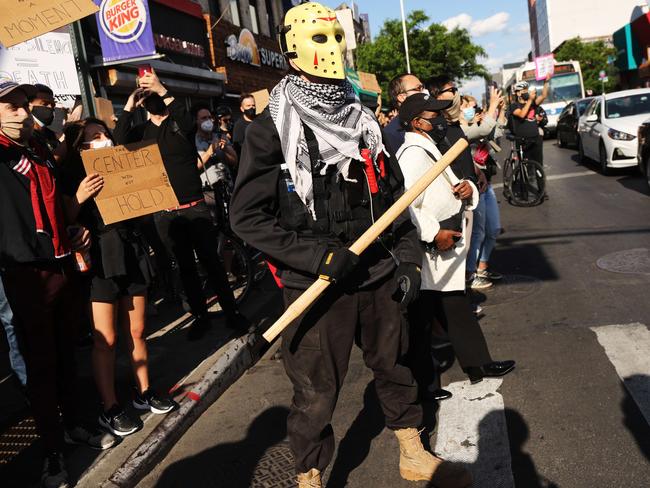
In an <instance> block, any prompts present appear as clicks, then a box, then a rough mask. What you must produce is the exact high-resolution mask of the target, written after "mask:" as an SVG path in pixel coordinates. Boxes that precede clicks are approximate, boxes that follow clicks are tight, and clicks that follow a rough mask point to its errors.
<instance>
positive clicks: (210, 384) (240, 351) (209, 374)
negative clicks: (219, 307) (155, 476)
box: [101, 333, 264, 488]
mask: <svg viewBox="0 0 650 488" xmlns="http://www.w3.org/2000/svg"><path fill="white" fill-rule="evenodd" d="M263 341H264V339H263V338H262V336H261V335H258V334H255V333H251V334H248V335H246V336H243V337H240V338H239V339H235V340H233V341H232V342H231V343H230V345H229V346H228V348H227V349H226V350H225V351H223V353H222V355H221V356H220V357H219V359H217V361H216V362H215V363H214V364H213V365H212V366H211V367H210V369H208V371H206V372H205V374H204V375H203V377H202V378H201V380H200V381H199V382H198V383H196V384H195V385H194V387H193V388H192V393H193V394H192V395H191V396H189V395H188V396H187V397H186V399H185V400H184V401H183V402H182V403H181V405H180V408H179V409H178V410H176V411H175V412H173V413H171V414H170V415H168V416H167V417H166V418H165V419H164V420H163V421H162V422H161V423H160V424H158V426H157V427H156V428H155V429H154V430H153V431H152V432H151V433H150V434H149V435H148V436H147V437H146V438H145V439H144V441H143V442H142V443H141V444H140V445H139V446H138V448H137V449H136V450H135V451H134V452H133V453H131V455H130V456H129V457H128V458H127V460H126V461H125V462H124V464H122V466H120V467H119V468H118V469H117V470H116V471H115V472H114V473H113V474H112V475H111V477H110V478H109V479H108V480H107V481H106V482H104V483H103V484H102V485H101V486H102V488H118V487H119V488H133V487H135V486H136V485H137V484H138V483H139V482H140V481H141V480H142V478H144V477H145V476H146V475H147V474H148V473H149V472H150V471H151V470H152V469H153V467H154V466H155V465H156V464H158V462H160V461H161V460H162V459H163V458H164V457H165V455H167V453H168V452H169V451H170V450H171V448H172V447H173V446H174V444H175V443H176V442H177V441H178V440H179V439H180V438H181V437H182V436H183V434H184V433H185V432H186V431H187V430H188V429H189V428H190V426H191V425H192V424H193V423H194V422H195V421H196V419H197V418H198V417H199V416H200V415H201V414H202V413H203V412H205V411H206V410H207V409H208V408H209V407H210V406H211V405H212V404H213V403H214V402H215V401H216V400H217V399H218V398H219V397H220V396H221V395H222V394H223V393H224V392H225V391H226V390H227V389H228V387H230V386H231V385H232V384H233V383H234V382H235V381H237V380H238V379H239V378H240V377H241V376H242V375H243V374H244V372H245V371H246V370H247V369H248V368H250V367H251V366H252V365H253V364H254V363H255V362H256V361H257V359H258V358H257V355H256V354H255V351H256V350H258V348H259V344H260V342H263Z"/></svg>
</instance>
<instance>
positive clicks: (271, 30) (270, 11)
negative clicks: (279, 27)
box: [266, 0, 275, 37]
mask: <svg viewBox="0 0 650 488" xmlns="http://www.w3.org/2000/svg"><path fill="white" fill-rule="evenodd" d="M266 20H267V22H268V23H269V36H271V37H275V18H274V17H273V5H271V0H266Z"/></svg>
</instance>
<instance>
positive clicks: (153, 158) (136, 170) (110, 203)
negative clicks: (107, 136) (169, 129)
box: [81, 141, 178, 225]
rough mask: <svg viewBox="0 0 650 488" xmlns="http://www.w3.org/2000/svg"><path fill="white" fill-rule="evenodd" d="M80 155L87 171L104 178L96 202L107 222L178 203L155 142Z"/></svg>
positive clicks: (97, 150)
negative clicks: (102, 186)
mask: <svg viewBox="0 0 650 488" xmlns="http://www.w3.org/2000/svg"><path fill="white" fill-rule="evenodd" d="M81 158H82V159H83V163H84V168H85V169H86V173H87V174H93V173H99V174H100V175H102V176H103V177H104V188H103V189H102V191H101V192H100V193H99V195H97V197H96V198H95V202H96V203H97V208H99V213H100V214H101V215H102V219H103V220H104V223H105V224H107V225H108V224H112V223H115V222H120V221H122V220H127V219H132V218H135V217H141V216H142V215H149V214H152V213H154V212H158V211H160V210H164V209H166V208H173V207H177V206H178V199H177V198H176V195H175V194H174V190H173V189H172V187H171V185H170V183H169V177H168V176H167V171H166V170H165V166H164V165H163V161H162V157H161V156H160V150H159V149H158V145H157V144H156V143H155V142H152V141H143V142H138V143H136V144H127V145H126V146H116V147H108V148H105V149H94V150H88V151H83V152H82V153H81Z"/></svg>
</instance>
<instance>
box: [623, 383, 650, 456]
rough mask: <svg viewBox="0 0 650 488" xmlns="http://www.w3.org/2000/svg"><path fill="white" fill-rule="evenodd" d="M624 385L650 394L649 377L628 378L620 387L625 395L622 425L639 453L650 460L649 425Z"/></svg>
mask: <svg viewBox="0 0 650 488" xmlns="http://www.w3.org/2000/svg"><path fill="white" fill-rule="evenodd" d="M626 385H630V386H632V385H633V388H634V389H635V391H641V392H650V376H647V375H644V374H635V375H632V376H628V377H627V378H625V380H624V383H623V384H622V385H621V386H622V387H623V393H624V395H625V396H624V398H623V401H622V402H621V411H622V412H623V425H624V426H625V428H626V429H627V430H629V431H630V433H631V434H632V435H633V436H634V440H635V441H636V443H637V446H638V447H639V451H641V453H643V455H644V456H645V457H646V459H648V460H650V425H648V421H647V420H646V419H645V418H644V416H643V413H642V412H641V411H640V410H639V407H638V405H637V403H636V401H635V400H634V398H633V397H632V395H631V394H630V391H629V390H628V388H627V387H626Z"/></svg>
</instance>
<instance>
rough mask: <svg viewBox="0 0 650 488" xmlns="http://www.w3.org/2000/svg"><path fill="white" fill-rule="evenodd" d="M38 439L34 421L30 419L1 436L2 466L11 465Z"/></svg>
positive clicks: (0, 455)
mask: <svg viewBox="0 0 650 488" xmlns="http://www.w3.org/2000/svg"><path fill="white" fill-rule="evenodd" d="M37 439H38V434H37V433H36V424H35V423H34V419H33V418H31V417H29V418H26V419H24V420H22V421H21V422H20V423H19V424H18V425H14V426H13V427H11V428H9V429H8V430H7V431H6V432H5V433H4V434H2V435H0V465H4V464H9V463H10V462H11V460H12V459H13V458H15V457H16V456H17V455H18V454H20V452H21V451H23V450H24V449H27V448H28V447H29V446H31V445H32V444H33V443H34V442H36V440H37Z"/></svg>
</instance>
